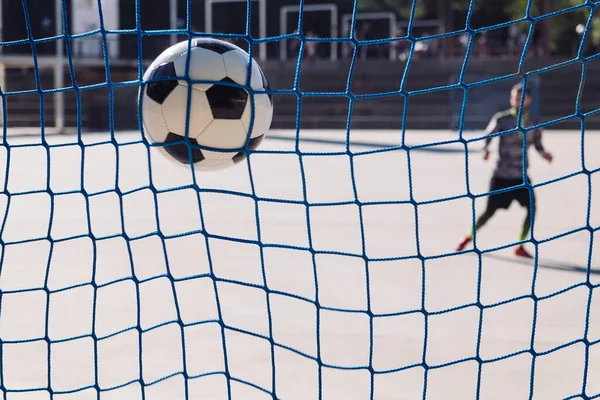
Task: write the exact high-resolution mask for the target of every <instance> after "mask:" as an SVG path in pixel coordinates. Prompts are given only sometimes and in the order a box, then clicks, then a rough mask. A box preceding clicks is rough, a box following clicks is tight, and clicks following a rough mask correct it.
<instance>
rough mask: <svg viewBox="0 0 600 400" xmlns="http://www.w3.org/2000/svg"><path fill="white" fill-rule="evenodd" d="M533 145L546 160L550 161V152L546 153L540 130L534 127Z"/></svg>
mask: <svg viewBox="0 0 600 400" xmlns="http://www.w3.org/2000/svg"><path fill="white" fill-rule="evenodd" d="M533 145H534V147H535V149H536V150H537V152H538V153H539V154H540V155H541V156H542V157H543V158H545V159H546V160H547V161H548V162H552V154H550V153H548V152H547V151H546V149H545V148H544V145H543V144H542V130H541V129H536V130H534V131H533Z"/></svg>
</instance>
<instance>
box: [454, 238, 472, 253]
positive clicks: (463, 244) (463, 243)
mask: <svg viewBox="0 0 600 400" xmlns="http://www.w3.org/2000/svg"><path fill="white" fill-rule="evenodd" d="M472 240H473V239H471V238H470V237H468V236H465V238H464V239H463V240H462V241H461V242H460V243H459V244H458V246H456V251H462V250H464V248H465V247H467V245H468V244H469V243H471V241H472Z"/></svg>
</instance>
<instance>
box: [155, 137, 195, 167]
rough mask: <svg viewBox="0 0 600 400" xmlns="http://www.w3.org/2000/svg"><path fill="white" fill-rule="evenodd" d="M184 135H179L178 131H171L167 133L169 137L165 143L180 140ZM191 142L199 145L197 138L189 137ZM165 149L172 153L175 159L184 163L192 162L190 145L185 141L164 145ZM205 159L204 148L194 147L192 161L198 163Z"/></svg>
mask: <svg viewBox="0 0 600 400" xmlns="http://www.w3.org/2000/svg"><path fill="white" fill-rule="evenodd" d="M183 139H184V137H183V136H181V135H177V134H176V133H169V134H168V135H167V139H166V140H165V143H170V142H176V141H179V140H183ZM188 140H189V141H190V143H191V144H193V145H196V146H197V145H198V142H196V139H191V138H190V139H188ZM164 149H165V151H166V152H167V153H169V154H170V155H171V157H173V158H174V159H175V160H177V161H179V162H180V163H182V164H189V163H190V152H189V147H188V146H187V145H186V144H185V143H178V144H172V145H166V146H164ZM202 160H204V154H202V150H200V149H197V148H193V147H192V162H194V163H197V162H200V161H202Z"/></svg>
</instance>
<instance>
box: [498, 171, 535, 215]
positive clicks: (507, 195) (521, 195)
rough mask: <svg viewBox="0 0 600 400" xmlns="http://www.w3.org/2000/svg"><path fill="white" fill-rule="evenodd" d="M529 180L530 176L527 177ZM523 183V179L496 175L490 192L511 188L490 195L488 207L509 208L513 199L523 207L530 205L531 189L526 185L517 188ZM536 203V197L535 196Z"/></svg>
mask: <svg viewBox="0 0 600 400" xmlns="http://www.w3.org/2000/svg"><path fill="white" fill-rule="evenodd" d="M527 180H528V181H529V182H531V180H529V178H527ZM522 184H523V179H521V178H519V179H506V178H499V177H496V176H494V177H493V178H492V180H491V181H490V192H492V191H496V190H502V189H509V188H513V189H509V190H507V191H504V192H501V193H495V194H491V195H489V196H488V205H487V206H488V208H490V209H494V210H497V209H507V208H508V207H509V206H510V204H511V203H512V202H513V200H516V201H517V202H518V203H519V204H520V205H522V206H523V207H529V205H530V198H529V190H527V188H524V187H520V188H517V186H519V185H522ZM532 197H533V196H532ZM533 202H534V205H535V197H534V198H533Z"/></svg>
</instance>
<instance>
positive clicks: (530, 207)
mask: <svg viewBox="0 0 600 400" xmlns="http://www.w3.org/2000/svg"><path fill="white" fill-rule="evenodd" d="M519 192H520V193H519V196H518V197H517V200H518V202H519V203H520V204H521V205H522V206H523V208H525V211H526V213H527V214H526V215H525V219H524V220H523V226H522V228H521V236H519V240H520V241H524V240H527V237H528V236H529V232H530V230H531V221H532V219H533V218H534V217H535V194H534V192H533V190H532V191H531V196H530V192H529V190H527V189H521V190H519ZM515 254H516V255H517V256H520V257H525V258H533V256H532V255H531V254H530V253H529V252H528V251H527V250H526V249H525V246H524V245H523V244H521V245H519V246H518V247H517V248H516V249H515Z"/></svg>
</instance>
